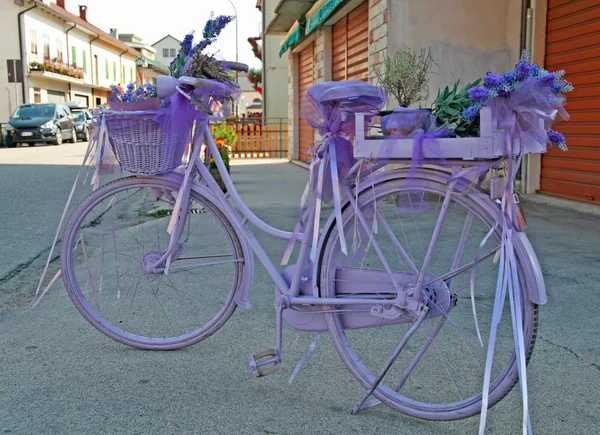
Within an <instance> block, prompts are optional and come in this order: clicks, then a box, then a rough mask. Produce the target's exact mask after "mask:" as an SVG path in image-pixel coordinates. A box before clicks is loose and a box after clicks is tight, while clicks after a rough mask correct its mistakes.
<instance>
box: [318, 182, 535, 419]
mask: <svg viewBox="0 0 600 435" xmlns="http://www.w3.org/2000/svg"><path fill="white" fill-rule="evenodd" d="M446 189H447V186H446V185H445V184H442V183H440V182H437V181H433V180H425V179H414V180H411V182H410V183H406V181H405V180H404V179H396V180H392V181H388V182H385V183H382V184H380V185H377V186H375V188H374V189H367V190H365V191H364V192H363V193H362V194H360V195H359V198H358V208H359V209H360V210H361V212H362V213H363V214H364V216H366V217H367V219H368V220H370V223H371V224H372V223H373V219H374V216H375V213H374V212H373V210H374V209H375V207H374V204H377V207H376V209H377V210H378V214H379V215H380V218H378V219H377V230H376V233H375V234H374V239H375V240H376V241H377V243H378V245H379V246H380V247H381V250H382V251H383V254H384V257H385V259H386V261H387V262H388V263H389V265H390V268H391V269H392V271H393V272H394V274H395V275H396V276H397V277H398V278H399V279H401V280H404V282H405V283H408V284H407V285H408V286H410V285H414V283H415V282H416V276H417V273H416V271H418V270H420V268H421V266H422V264H423V259H424V257H425V252H426V251H427V247H428V244H429V241H430V240H431V236H432V234H433V228H434V226H435V223H436V220H437V218H438V216H439V213H440V209H441V205H442V203H443V200H444V196H445V194H446ZM474 194H477V193H476V192H471V193H467V194H454V195H452V200H451V203H450V206H449V208H448V211H447V215H446V218H445V220H444V225H443V227H442V232H441V233H440V236H439V238H438V242H437V245H436V249H435V252H434V256H433V259H432V262H431V264H430V266H429V271H428V275H427V278H426V280H425V281H426V282H425V286H424V294H425V295H427V298H428V300H429V302H428V305H429V306H430V307H431V309H430V315H428V317H427V318H426V320H425V321H424V322H423V324H421V326H420V328H419V329H418V330H417V331H416V332H415V334H414V335H413V336H412V337H411V338H410V339H409V340H408V344H407V346H406V347H405V348H404V350H403V351H402V352H401V353H400V356H399V357H398V358H397V359H396V361H395V362H394V364H393V365H392V368H391V369H390V371H389V372H388V373H387V374H386V376H385V377H384V378H383V381H382V382H381V384H380V385H379V387H378V388H377V389H376V390H375V391H374V395H375V397H377V398H378V399H379V400H381V401H382V402H384V403H386V404H388V405H389V406H391V407H392V408H394V409H396V410H399V411H401V412H404V413H406V414H409V415H411V416H414V417H418V418H424V419H430V420H454V419H460V418H465V417H469V416H472V415H474V414H477V413H479V412H480V411H481V390H482V388H483V377H484V367H485V362H486V352H487V344H488V338H489V337H488V336H489V331H490V325H491V318H492V308H493V305H494V297H495V291H496V278H497V274H498V265H497V264H494V257H495V253H496V252H497V249H498V247H499V244H500V242H499V238H500V232H499V231H496V232H495V233H494V234H493V236H492V237H490V239H489V240H488V241H487V243H485V244H484V246H483V248H482V249H481V251H480V253H481V255H482V256H485V255H486V254H487V257H485V259H484V260H482V261H481V262H479V263H478V264H477V272H476V275H475V278H476V279H475V303H476V308H477V316H478V324H479V328H480V331H481V335H482V339H483V346H481V344H480V343H479V340H478V338H477V334H476V327H475V320H474V318H473V313H472V307H471V297H470V277H471V268H470V267H464V266H467V265H468V264H469V263H472V262H473V261H474V260H475V257H476V252H477V250H478V248H479V246H480V243H481V242H482V240H483V238H484V236H485V235H486V234H487V233H488V232H489V231H490V229H491V228H492V226H493V223H494V221H495V217H496V214H497V213H498V208H497V206H495V205H494V204H493V203H491V201H489V199H487V202H486V203H485V205H482V202H481V197H479V199H480V201H476V200H474V198H473V197H472V195H474ZM479 195H481V194H479ZM355 217H356V213H355V210H354V208H353V207H351V206H348V207H347V208H346V209H345V211H344V213H343V216H342V219H343V222H344V232H345V238H346V242H347V245H348V250H349V252H348V255H344V254H343V253H342V252H341V251H340V244H339V235H338V232H337V229H336V228H335V225H332V226H331V227H330V230H329V233H328V234H327V235H326V237H327V238H326V240H325V241H324V244H323V246H324V248H323V254H322V260H321V265H320V273H319V275H318V276H319V277H320V282H319V288H320V291H321V295H322V296H325V297H337V298H340V299H343V298H344V297H349V296H351V297H360V296H359V295H360V293H361V291H357V290H354V291H353V292H352V293H349V292H348V290H347V289H346V290H344V287H348V284H346V283H345V282H344V279H347V277H348V276H351V277H353V282H352V284H351V285H352V288H354V289H356V288H357V287H359V286H357V285H356V283H357V281H360V284H361V286H362V288H363V289H364V290H363V294H364V293H366V292H368V290H369V288H371V289H373V288H376V290H371V292H370V294H369V297H377V296H378V295H379V297H382V298H393V297H394V296H395V292H394V285H393V284H392V281H391V279H390V278H389V275H388V274H387V273H386V272H385V271H384V270H383V263H382V261H381V259H380V257H379V256H378V255H377V253H376V252H375V249H374V246H373V243H372V241H371V240H370V237H369V233H370V231H369V232H367V231H365V230H364V229H363V228H362V227H361V224H360V223H359V222H358V220H357V219H355ZM386 225H387V228H386ZM392 237H395V239H396V241H395V242H394V241H393V239H392ZM514 244H515V250H516V257H517V262H518V267H519V280H520V285H521V288H522V289H523V292H522V293H523V298H522V300H521V304H522V315H523V328H524V340H525V349H526V355H527V360H529V357H530V355H531V352H532V351H533V345H534V341H535V334H536V331H537V305H535V304H533V303H531V302H530V301H529V299H528V297H527V291H528V290H527V288H528V286H530V287H531V286H534V285H535V283H534V282H528V283H526V282H525V278H524V277H525V276H526V273H525V271H526V270H529V268H531V263H530V259H529V256H528V254H527V253H526V251H525V250H524V248H523V246H522V245H521V244H520V243H519V241H518V240H515V242H514ZM398 246H401V248H402V249H403V250H404V251H405V252H406V255H403V254H402V252H401V249H399V247H398ZM459 248H460V249H459ZM459 251H462V252H460V254H457V253H458V252H459ZM411 263H412V264H411ZM462 269H464V270H462ZM367 270H368V273H366V274H365V273H361V271H363V272H365V271H367ZM377 271H380V273H377ZM361 276H364V277H366V278H363V279H364V282H362V281H361ZM374 276H376V278H377V279H376V280H374V278H373V277H374ZM345 277H346V278H345ZM386 279H387V284H389V285H387V289H386V285H385V283H386V281H385V280H386ZM452 300H456V305H454V306H452V305H453V304H452V303H451V301H452ZM337 307H338V309H340V308H343V313H341V312H340V311H338V312H331V313H328V314H326V317H327V323H328V327H329V331H330V334H331V337H332V339H333V342H334V344H335V346H336V348H337V350H338V352H339V354H340V356H341V357H342V359H343V360H344V362H345V364H346V366H347V367H348V368H349V369H350V371H351V372H352V374H353V375H354V376H355V377H356V378H357V380H358V381H359V382H360V383H361V384H362V385H363V386H364V387H365V388H368V387H370V386H371V385H372V384H373V382H374V380H375V378H376V377H377V375H378V374H379V372H380V371H381V369H382V368H383V367H384V365H385V364H386V362H387V361H388V359H389V358H390V357H391V355H392V353H393V352H394V350H395V349H396V347H397V346H398V343H399V342H400V340H401V339H402V338H403V337H404V336H405V334H406V333H407V332H408V330H409V328H410V327H411V326H412V323H400V324H389V322H385V321H384V319H381V321H380V323H379V324H377V327H370V328H362V329H350V328H346V326H345V325H347V324H348V325H349V324H350V322H346V321H345V320H344V316H349V314H350V312H351V311H352V310H353V309H355V310H357V311H358V310H360V309H362V311H364V312H363V313H360V315H362V316H369V315H372V313H370V310H369V308H370V307H360V308H352V307H351V306H343V303H342V302H340V305H338V306H337ZM365 308H366V309H365ZM434 310H437V314H433V313H432V311H434ZM354 315H356V313H354ZM441 319H444V323H443V324H442V325H441V327H440V328H441V329H439V332H437V335H435V334H436V332H435V331H436V327H437V326H438V325H439V324H440V320H441ZM430 337H431V338H432V339H430ZM428 340H430V344H429V345H427V342H428ZM495 349H496V351H495V354H494V361H493V368H492V377H491V386H490V396H489V406H492V405H493V404H495V403H497V402H498V401H499V400H500V399H502V398H503V397H504V396H505V395H506V394H507V393H508V392H509V391H510V390H511V388H512V387H513V386H514V385H515V383H516V382H517V368H516V364H515V353H514V339H513V333H512V326H511V320H510V308H509V306H508V303H506V304H505V307H504V312H503V316H502V322H501V324H500V325H499V328H498V335H497V340H496V347H495ZM423 352H424V353H423ZM419 353H422V355H421V356H420V359H418V358H419V357H416V356H417V355H418V354H419ZM413 360H416V361H417V363H416V365H415V366H414V368H413V369H412V370H410V369H409V367H411V362H413ZM357 400H358V397H357Z"/></svg>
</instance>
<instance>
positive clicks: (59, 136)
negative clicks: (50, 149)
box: [53, 128, 62, 145]
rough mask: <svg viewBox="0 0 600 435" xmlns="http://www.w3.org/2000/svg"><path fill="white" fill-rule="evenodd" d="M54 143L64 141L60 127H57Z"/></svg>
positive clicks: (58, 143) (57, 143)
mask: <svg viewBox="0 0 600 435" xmlns="http://www.w3.org/2000/svg"><path fill="white" fill-rule="evenodd" d="M53 143H54V145H60V144H61V143H62V131H60V128H57V129H56V139H54V142H53Z"/></svg>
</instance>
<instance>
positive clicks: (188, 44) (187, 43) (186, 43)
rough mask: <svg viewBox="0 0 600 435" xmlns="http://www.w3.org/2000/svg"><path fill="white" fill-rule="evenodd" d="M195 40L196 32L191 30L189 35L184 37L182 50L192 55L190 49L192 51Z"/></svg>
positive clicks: (181, 45)
mask: <svg viewBox="0 0 600 435" xmlns="http://www.w3.org/2000/svg"><path fill="white" fill-rule="evenodd" d="M193 42H194V32H190V33H188V34H187V35H185V38H183V41H182V42H181V44H180V47H181V49H180V51H183V52H184V53H186V54H187V55H188V56H189V55H190V51H192V43H193Z"/></svg>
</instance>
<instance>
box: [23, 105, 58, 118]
mask: <svg viewBox="0 0 600 435" xmlns="http://www.w3.org/2000/svg"><path fill="white" fill-rule="evenodd" d="M55 110H56V106H55V105H54V104H36V105H34V106H21V107H19V108H18V109H17V111H16V112H15V114H14V115H13V118H14V119H25V118H52V117H53V116H54V111H55Z"/></svg>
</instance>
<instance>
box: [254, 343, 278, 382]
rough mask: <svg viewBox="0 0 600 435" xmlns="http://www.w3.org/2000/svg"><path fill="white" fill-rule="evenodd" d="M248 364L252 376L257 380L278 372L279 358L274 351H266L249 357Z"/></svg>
mask: <svg viewBox="0 0 600 435" xmlns="http://www.w3.org/2000/svg"><path fill="white" fill-rule="evenodd" d="M248 363H249V365H250V368H251V369H252V374H253V375H254V376H256V377H257V378H262V377H263V376H267V375H270V374H272V373H275V372H276V371H277V370H279V367H280V365H281V357H280V356H279V355H277V352H276V351H275V349H267V350H263V351H262V352H256V353H253V354H252V355H250V358H249V359H248Z"/></svg>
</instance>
